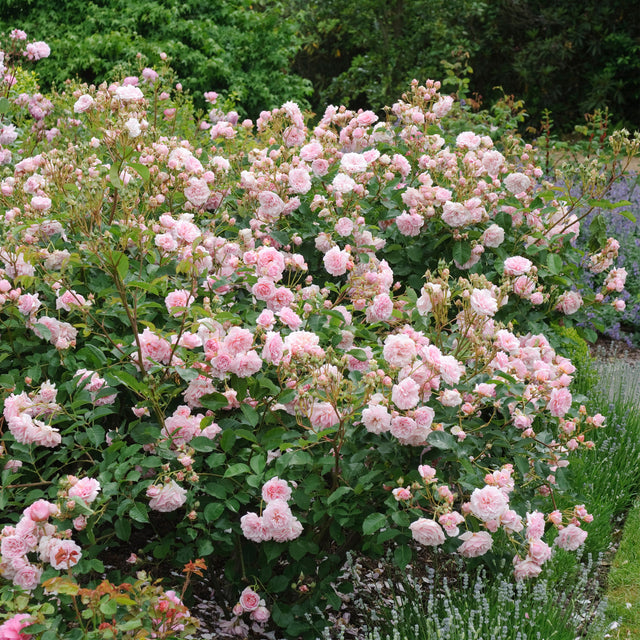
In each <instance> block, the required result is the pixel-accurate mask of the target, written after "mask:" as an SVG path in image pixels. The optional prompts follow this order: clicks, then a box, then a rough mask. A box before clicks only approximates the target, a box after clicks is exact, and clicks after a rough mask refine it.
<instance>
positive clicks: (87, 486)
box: [69, 478, 100, 504]
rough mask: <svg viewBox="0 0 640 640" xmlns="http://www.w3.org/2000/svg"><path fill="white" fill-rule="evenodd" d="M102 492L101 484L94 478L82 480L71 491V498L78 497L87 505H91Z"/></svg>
mask: <svg viewBox="0 0 640 640" xmlns="http://www.w3.org/2000/svg"><path fill="white" fill-rule="evenodd" d="M99 491H100V483H99V482H98V481H97V480H94V479H93V478H81V479H80V480H78V482H76V483H75V484H74V485H73V486H72V487H71V489H69V497H70V498H72V497H74V496H77V497H78V498H80V499H81V500H82V501H83V502H85V503H86V504H91V503H92V502H93V501H94V500H95V499H96V498H97V497H98V492H99Z"/></svg>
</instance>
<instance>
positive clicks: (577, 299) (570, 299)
mask: <svg viewBox="0 0 640 640" xmlns="http://www.w3.org/2000/svg"><path fill="white" fill-rule="evenodd" d="M581 306H582V296H581V295H580V294H579V293H578V292H577V291H565V292H564V293H563V294H562V295H561V296H560V297H559V298H558V301H557V303H556V309H557V310H558V311H560V312H562V313H564V314H565V315H568V316H569V315H571V314H572V313H575V312H576V311H577V310H578V309H579V308H580V307H581Z"/></svg>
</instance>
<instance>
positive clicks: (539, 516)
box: [526, 511, 544, 540]
mask: <svg viewBox="0 0 640 640" xmlns="http://www.w3.org/2000/svg"><path fill="white" fill-rule="evenodd" d="M526 534H527V538H528V539H529V540H539V539H540V538H542V536H543V535H544V514H543V513H540V511H534V512H533V513H527V531H526Z"/></svg>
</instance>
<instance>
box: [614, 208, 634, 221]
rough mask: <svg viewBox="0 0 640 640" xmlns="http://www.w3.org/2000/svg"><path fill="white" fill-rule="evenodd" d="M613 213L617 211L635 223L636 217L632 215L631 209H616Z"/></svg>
mask: <svg viewBox="0 0 640 640" xmlns="http://www.w3.org/2000/svg"><path fill="white" fill-rule="evenodd" d="M615 213H617V214H618V215H621V216H623V217H624V218H626V219H627V220H630V221H631V222H633V223H634V224H635V223H636V217H635V216H634V215H633V213H631V211H616V212H615Z"/></svg>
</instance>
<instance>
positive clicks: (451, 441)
mask: <svg viewBox="0 0 640 640" xmlns="http://www.w3.org/2000/svg"><path fill="white" fill-rule="evenodd" d="M427 442H428V443H429V444H431V445H433V446H434V447H437V448H438V449H453V448H454V446H455V442H456V441H455V438H454V437H453V436H452V435H451V434H450V433H449V432H448V431H432V432H431V433H430V434H429V435H428V436H427Z"/></svg>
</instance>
